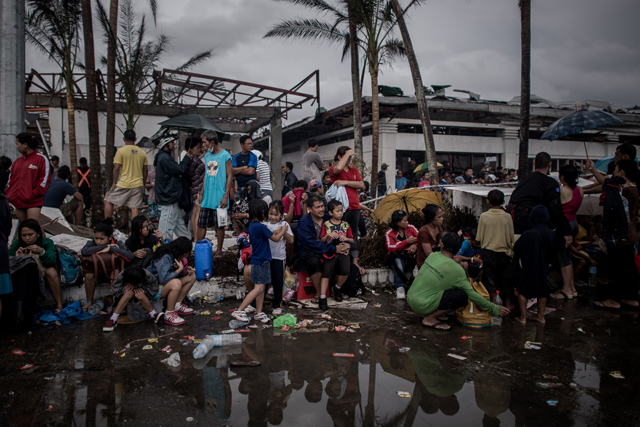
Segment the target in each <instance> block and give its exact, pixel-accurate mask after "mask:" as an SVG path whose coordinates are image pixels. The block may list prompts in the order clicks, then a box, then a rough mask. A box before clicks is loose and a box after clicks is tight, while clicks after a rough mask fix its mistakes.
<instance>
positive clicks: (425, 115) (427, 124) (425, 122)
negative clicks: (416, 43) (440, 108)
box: [391, 0, 437, 182]
mask: <svg viewBox="0 0 640 427" xmlns="http://www.w3.org/2000/svg"><path fill="white" fill-rule="evenodd" d="M391 3H392V4H393V11H394V13H395V14H396V19H397V20H398V28H399V29H400V33H401V34H402V40H403V41H404V47H405V50H406V53H407V59H408V60H409V68H411V76H412V77H413V86H414V88H415V92H416V102H417V104H418V113H419V114H420V120H421V122H422V134H423V137H424V147H425V155H426V160H427V166H428V168H429V169H428V170H429V173H430V174H433V173H434V172H435V171H436V170H437V162H436V144H435V142H434V140H433V130H432V128H431V118H430V117H429V109H428V108H427V101H426V99H425V97H424V85H423V84H422V76H421V75H420V67H419V66H418V59H417V58H416V54H415V52H414V51H413V44H412V43H411V37H410V36H409V30H408V29H407V25H406V24H405V22H404V14H403V12H402V8H401V7H400V3H398V0H391ZM436 178H437V176H436ZM434 181H435V182H437V181H436V180H432V181H431V182H434Z"/></svg>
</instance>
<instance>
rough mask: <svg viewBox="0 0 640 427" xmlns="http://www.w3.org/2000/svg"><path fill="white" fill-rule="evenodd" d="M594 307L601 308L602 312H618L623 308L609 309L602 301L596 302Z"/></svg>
mask: <svg viewBox="0 0 640 427" xmlns="http://www.w3.org/2000/svg"><path fill="white" fill-rule="evenodd" d="M594 305H595V307H596V308H599V309H601V310H615V311H618V310H620V308H622V307H609V306H608V305H604V303H603V302H601V301H596V302H595V304H594Z"/></svg>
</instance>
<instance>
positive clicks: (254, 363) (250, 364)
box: [229, 360, 262, 367]
mask: <svg viewBox="0 0 640 427" xmlns="http://www.w3.org/2000/svg"><path fill="white" fill-rule="evenodd" d="M261 364H262V363H260V362H258V361H257V360H250V361H248V362H229V366H234V367H242V366H248V367H255V366H260V365H261Z"/></svg>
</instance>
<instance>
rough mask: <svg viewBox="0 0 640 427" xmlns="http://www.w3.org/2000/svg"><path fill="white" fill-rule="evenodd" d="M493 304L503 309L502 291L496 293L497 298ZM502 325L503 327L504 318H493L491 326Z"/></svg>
mask: <svg viewBox="0 0 640 427" xmlns="http://www.w3.org/2000/svg"><path fill="white" fill-rule="evenodd" d="M493 303H494V304H497V305H499V306H500V307H502V298H500V291H496V297H495V298H494V299H493ZM500 325H502V317H500V316H491V326H500Z"/></svg>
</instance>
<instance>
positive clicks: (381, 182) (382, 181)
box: [378, 171, 387, 187]
mask: <svg viewBox="0 0 640 427" xmlns="http://www.w3.org/2000/svg"><path fill="white" fill-rule="evenodd" d="M378 186H379V187H386V186H387V174H386V173H384V171H379V172H378Z"/></svg>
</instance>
